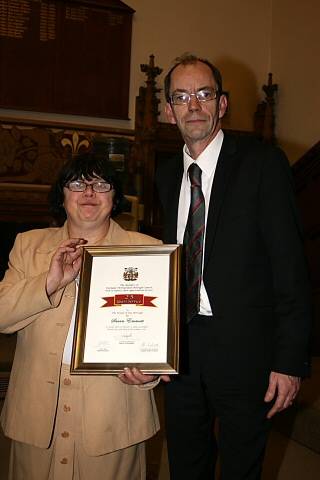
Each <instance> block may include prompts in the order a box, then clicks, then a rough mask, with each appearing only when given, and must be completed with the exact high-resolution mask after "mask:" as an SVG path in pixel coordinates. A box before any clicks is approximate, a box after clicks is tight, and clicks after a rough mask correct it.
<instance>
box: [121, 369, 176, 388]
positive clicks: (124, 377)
mask: <svg viewBox="0 0 320 480" xmlns="http://www.w3.org/2000/svg"><path fill="white" fill-rule="evenodd" d="M118 377H119V378H120V380H121V382H123V383H126V384H127V385H143V384H145V383H150V382H153V381H154V380H156V379H157V378H158V377H159V375H146V374H145V373H142V372H141V370H139V369H138V368H125V369H124V371H123V373H120V375H118ZM160 378H161V380H163V381H164V382H170V377H169V375H161V376H160Z"/></svg>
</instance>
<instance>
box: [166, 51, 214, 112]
mask: <svg viewBox="0 0 320 480" xmlns="http://www.w3.org/2000/svg"><path fill="white" fill-rule="evenodd" d="M197 62H201V63H204V64H205V65H207V66H208V67H209V68H210V70H211V72H212V76H213V78H214V80H215V82H216V84H217V93H218V95H221V93H222V76H221V73H220V71H219V69H218V68H217V67H215V66H214V65H213V64H212V63H211V62H209V60H207V59H205V58H201V57H197V56H196V55H193V54H192V53H184V54H183V55H181V56H180V57H177V58H176V59H175V60H174V65H173V66H172V67H171V69H170V70H169V72H168V73H167V75H166V76H165V79H164V93H165V96H166V100H167V102H169V103H170V86H171V75H172V72H173V71H174V70H175V69H176V68H177V67H178V66H179V65H194V64H195V63H197Z"/></svg>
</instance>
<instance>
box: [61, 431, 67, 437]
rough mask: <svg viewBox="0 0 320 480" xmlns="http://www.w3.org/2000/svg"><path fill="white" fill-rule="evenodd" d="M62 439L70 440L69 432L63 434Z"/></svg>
mask: <svg viewBox="0 0 320 480" xmlns="http://www.w3.org/2000/svg"><path fill="white" fill-rule="evenodd" d="M61 437H63V438H68V437H69V432H62V433H61Z"/></svg>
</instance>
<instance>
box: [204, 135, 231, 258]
mask: <svg viewBox="0 0 320 480" xmlns="http://www.w3.org/2000/svg"><path fill="white" fill-rule="evenodd" d="M235 161H236V141H235V139H234V138H233V137H231V136H228V135H227V134H225V135H224V139H223V143H222V147H221V151H220V155H219V158H218V163H217V168H216V172H215V176H214V179H213V184H212V190H211V196H210V203H209V212H208V219H207V228H206V244H205V258H204V265H205V266H206V265H207V264H208V258H209V256H210V253H211V250H212V248H213V244H214V238H215V234H216V230H217V226H218V222H219V217H220V214H221V208H222V205H223V201H224V198H225V194H226V191H227V185H228V182H229V180H230V175H231V173H232V171H233V169H234V165H235Z"/></svg>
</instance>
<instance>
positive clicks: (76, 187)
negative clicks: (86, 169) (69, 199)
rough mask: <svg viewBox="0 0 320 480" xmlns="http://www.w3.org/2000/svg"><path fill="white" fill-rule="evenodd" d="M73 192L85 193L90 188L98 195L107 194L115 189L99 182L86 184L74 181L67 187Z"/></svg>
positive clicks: (108, 184)
mask: <svg viewBox="0 0 320 480" xmlns="http://www.w3.org/2000/svg"><path fill="white" fill-rule="evenodd" d="M65 186H66V187H67V188H68V189H69V190H71V192H85V191H86V190H87V188H88V187H91V188H92V190H93V191H94V192H96V193H106V192H110V191H111V190H112V189H113V185H111V183H108V182H103V181H98V182H93V183H86V182H83V181H82V180H72V181H71V182H69V183H67V184H66V185H65Z"/></svg>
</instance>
